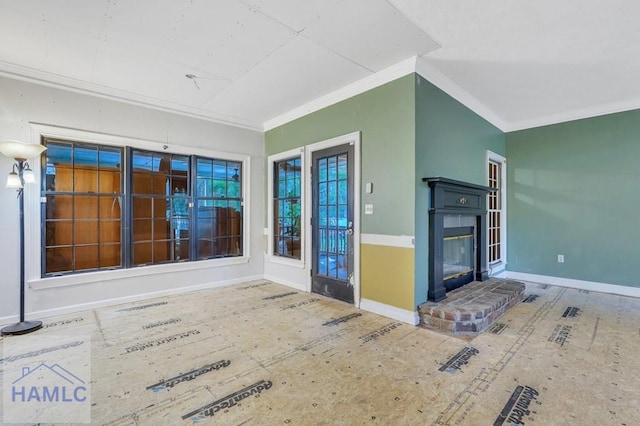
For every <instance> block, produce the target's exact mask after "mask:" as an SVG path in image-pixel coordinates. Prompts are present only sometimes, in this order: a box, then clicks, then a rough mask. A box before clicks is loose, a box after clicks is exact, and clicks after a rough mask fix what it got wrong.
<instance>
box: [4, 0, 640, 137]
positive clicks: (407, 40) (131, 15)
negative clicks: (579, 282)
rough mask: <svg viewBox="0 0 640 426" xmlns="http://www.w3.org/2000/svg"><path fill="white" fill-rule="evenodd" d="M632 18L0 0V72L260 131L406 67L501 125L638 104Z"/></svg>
mask: <svg viewBox="0 0 640 426" xmlns="http://www.w3.org/2000/svg"><path fill="white" fill-rule="evenodd" d="M638 17H640V2H637V1H634V0H614V1H608V2H605V1H604V0H598V1H595V0H564V1H560V2H558V1H557V0H556V1H551V0H536V1H530V0H388V1H385V0H316V1H309V0H57V1H52V0H21V1H15V0H0V40H1V42H0V75H5V76H8V77H12V78H20V79H25V80H29V81H35V82H39V83H43V84H49V85H54V86H59V87H64V88H69V89H72V90H77V91H82V92H87V93H91V94H96V95H100V96H107V97H111V98H115V99H120V100H124V101H127V102H133V103H137V104H143V105H148V106H152V107H155V108H161V109H165V110H171V111H176V112H180V113H183V114H188V115H192V116H197V117H201V118H205V119H210V120H215V121H220V122H225V123H230V124H234V125H240V126H244V127H249V128H254V129H264V128H265V127H266V128H270V127H273V125H275V124H274V123H276V124H277V123H281V122H283V121H285V118H284V117H287V118H293V117H295V115H296V114H297V115H300V114H303V113H304V112H308V111H310V110H312V109H313V108H314V107H313V105H319V104H318V103H317V102H316V103H314V102H313V101H314V100H315V99H318V98H320V99H325V103H326V102H328V101H326V99H329V98H327V94H330V93H341V92H340V89H341V88H344V87H345V86H348V87H351V88H352V89H353V90H356V91H357V88H358V87H360V88H364V87H365V86H364V85H362V83H358V82H362V81H376V78H377V79H378V80H380V81H381V80H383V79H384V78H385V77H384V76H386V78H391V77H393V76H394V72H395V73H400V74H401V73H403V72H404V73H407V72H410V70H409V71H408V70H407V67H406V66H404V65H403V66H399V65H398V64H405V65H406V64H407V63H409V62H410V63H412V64H417V65H414V69H416V70H417V71H418V72H420V73H421V74H422V75H423V76H424V77H426V78H428V79H429V80H431V81H433V82H434V83H435V84H437V85H439V86H440V87H441V88H443V89H444V90H446V91H448V92H449V93H451V94H452V95H453V96H455V97H456V98H458V99H459V100H461V101H462V102H464V103H466V104H467V105H468V106H470V107H472V108H473V109H475V110H476V111H477V112H478V113H480V114H481V115H483V116H484V117H485V118H487V119H488V120H490V121H491V122H493V123H494V124H495V125H496V126H498V127H500V128H501V129H503V130H505V131H506V130H514V129H518V128H526V127H532V126H537V125H542V124H549V123H553V122H558V121H565V120H569V119H574V118H580V117H586V116H591V115H598V114H604V113H608V112H616V111H622V110H628V109H634V108H638V107H640V84H639V83H638V82H637V80H638V77H639V76H640V59H639V58H640V30H639V29H638V28H640V25H638V23H637V22H636V21H637V20H638ZM410 58H413V59H410ZM408 61H409V62H408ZM186 74H193V75H195V76H196V78H195V81H194V80H191V79H188V78H186V77H185V75H186ZM380 76H383V77H380ZM353 90H351V92H353ZM336 91H338V92H336ZM342 93H349V91H343V92H342ZM332 99H337V98H336V97H335V96H334V97H333V98H332Z"/></svg>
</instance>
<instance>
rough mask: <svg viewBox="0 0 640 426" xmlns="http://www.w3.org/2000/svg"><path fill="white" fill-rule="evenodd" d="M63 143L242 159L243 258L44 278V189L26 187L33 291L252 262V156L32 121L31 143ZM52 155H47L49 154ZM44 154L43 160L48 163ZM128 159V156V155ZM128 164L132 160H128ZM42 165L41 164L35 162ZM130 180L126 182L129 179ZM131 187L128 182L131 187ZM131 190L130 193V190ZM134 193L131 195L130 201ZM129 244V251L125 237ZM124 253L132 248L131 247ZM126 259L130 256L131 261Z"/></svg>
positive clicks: (28, 266) (39, 169)
mask: <svg viewBox="0 0 640 426" xmlns="http://www.w3.org/2000/svg"><path fill="white" fill-rule="evenodd" d="M43 137H45V138H51V139H59V140H63V141H70V142H79V143H87V144H96V145H109V146H111V147H120V148H123V149H124V148H127V147H131V148H136V149H142V150H149V151H157V152H163V151H164V152H170V153H173V154H182V155H187V156H192V155H193V156H196V155H197V156H201V157H206V158H219V159H225V160H229V161H237V162H239V163H241V164H242V169H243V171H244V173H243V179H242V186H241V191H242V194H243V196H244V202H243V217H242V230H243V231H242V232H243V235H242V247H243V254H242V256H237V257H221V258H214V259H206V260H199V261H189V262H179V263H168V264H158V265H149V266H144V267H135V268H126V267H124V268H121V269H115V270H98V271H92V272H78V273H65V274H63V275H56V276H50V275H44V276H43V274H42V271H44V268H43V267H42V253H43V251H42V238H43V237H42V227H43V222H42V220H41V206H40V203H41V202H42V201H43V199H42V197H41V190H40V189H41V188H40V186H39V185H32V186H29V187H26V188H25V192H24V195H25V268H26V271H27V276H26V277H25V278H26V281H27V284H28V285H29V286H30V287H31V288H33V289H36V290H38V289H48V288H57V287H65V286H69V285H83V284H91V283H98V282H107V281H110V280H119V279H124V278H132V277H138V276H148V275H155V274H166V273H173V272H179V271H195V270H199V269H208V268H212V267H214V268H217V267H226V266H230V265H239V264H245V263H248V262H249V260H250V259H251V250H250V235H251V230H250V226H251V220H250V218H251V216H250V214H251V212H250V184H249V183H250V181H251V173H250V172H251V157H250V155H248V154H240V153H229V152H220V151H214V150H207V149H203V148H194V147H189V146H182V145H174V146H171V149H169V146H167V145H166V144H163V143H159V142H151V141H147V140H142V139H133V138H128V137H124V136H118V135H111V134H106V133H93V132H87V131H83V130H76V129H68V128H62V127H57V126H50V125H45V124H36V123H31V143H40V141H41V140H42V138H43ZM44 155H46V151H45V154H44ZM44 155H43V156H42V159H43V160H42V161H44V158H45V157H44ZM125 156H126V154H125ZM125 161H127V159H125ZM34 162H35V163H37V160H36V161H34ZM34 175H35V178H36V181H37V182H42V177H43V176H42V175H43V173H42V167H34ZM125 179H126V178H125ZM125 185H126V183H125ZM125 191H126V189H125ZM126 197H128V193H126V192H125V198H126ZM123 246H124V247H126V246H127V244H125V240H124V239H123ZM124 250H128V248H125V249H124ZM125 260H126V258H125Z"/></svg>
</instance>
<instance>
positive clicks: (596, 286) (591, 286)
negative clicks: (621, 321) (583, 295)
mask: <svg viewBox="0 0 640 426" xmlns="http://www.w3.org/2000/svg"><path fill="white" fill-rule="evenodd" d="M507 278H509V279H514V280H520V281H528V282H532V283H540V284H549V285H556V286H559V287H570V288H575V289H579V290H588V291H595V292H598V293H609V294H616V295H619V296H630V297H639V298H640V288H638V287H628V286H624V285H616V284H607V283H599V282H595V281H582V280H574V279H571V278H560V277H552V276H549V275H536V274H526V273H524V272H511V271H507Z"/></svg>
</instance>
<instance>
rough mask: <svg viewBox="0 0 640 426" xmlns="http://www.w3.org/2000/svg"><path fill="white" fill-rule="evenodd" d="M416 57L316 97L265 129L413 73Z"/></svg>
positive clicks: (280, 117)
mask: <svg viewBox="0 0 640 426" xmlns="http://www.w3.org/2000/svg"><path fill="white" fill-rule="evenodd" d="M416 59H417V57H416V56H412V57H411V58H408V59H405V60H404V61H402V62H399V63H397V64H395V65H392V66H390V67H388V68H385V69H383V70H381V71H378V72H376V73H373V74H371V75H368V76H367V77H365V78H362V79H360V80H358V81H356V82H354V83H351V84H349V85H347V86H344V87H342V88H340V89H338V90H335V91H333V92H331V93H328V94H326V95H324V96H321V97H319V98H316V99H314V100H312V101H311V102H308V103H306V104H303V105H301V106H299V107H297V108H294V109H292V110H291V111H289V112H286V113H284V114H281V115H279V116H277V117H274V118H272V119H270V120H267V121H265V123H264V130H265V131H267V130H271V129H274V128H276V127H278V126H282V125H283V124H286V123H289V122H291V121H293V120H296V119H298V118H300V117H304V116H305V115H308V114H311V113H312V112H316V111H319V110H321V109H323V108H326V107H328V106H331V105H334V104H337V103H338V102H341V101H344V100H346V99H349V98H352V97H354V96H356V95H359V94H361V93H364V92H367V91H369V90H371V89H375V88H376V87H378V86H382V85H383V84H386V83H389V82H391V81H393V80H397V79H398V78H400V77H404V76H406V75H408V74H411V73H413V72H415V69H416Z"/></svg>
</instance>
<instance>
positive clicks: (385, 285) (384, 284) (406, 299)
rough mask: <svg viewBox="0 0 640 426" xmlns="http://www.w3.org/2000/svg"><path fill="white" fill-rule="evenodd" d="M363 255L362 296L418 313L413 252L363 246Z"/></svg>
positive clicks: (410, 250)
mask: <svg viewBox="0 0 640 426" xmlns="http://www.w3.org/2000/svg"><path fill="white" fill-rule="evenodd" d="M360 256H361V257H360V286H361V287H360V295H361V297H362V298H364V299H368V300H373V301H376V302H379V303H384V304H385V305H391V306H395V307H396V308H400V309H406V310H408V311H412V312H413V311H415V309H416V305H415V301H414V275H413V274H414V249H413V248H405V247H390V246H380V245H374V244H362V245H361V246H360Z"/></svg>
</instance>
